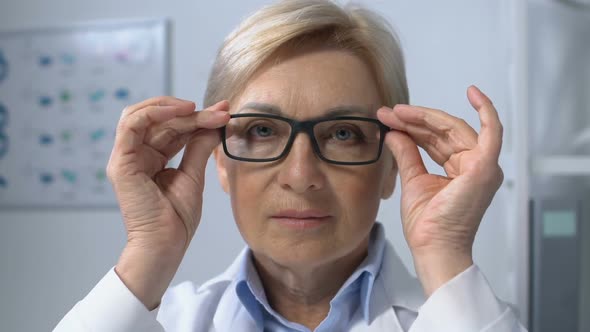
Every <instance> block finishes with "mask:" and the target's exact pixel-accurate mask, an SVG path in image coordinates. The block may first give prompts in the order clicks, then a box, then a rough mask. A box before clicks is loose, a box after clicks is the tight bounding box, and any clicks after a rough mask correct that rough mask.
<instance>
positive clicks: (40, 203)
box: [0, 19, 170, 209]
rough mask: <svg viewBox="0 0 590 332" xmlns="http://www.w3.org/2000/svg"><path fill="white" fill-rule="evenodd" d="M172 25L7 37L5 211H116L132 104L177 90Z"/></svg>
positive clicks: (2, 144) (0, 56) (125, 24)
mask: <svg viewBox="0 0 590 332" xmlns="http://www.w3.org/2000/svg"><path fill="white" fill-rule="evenodd" d="M167 30H168V22H167V21H166V20H161V19H158V20H129V21H119V22H109V23H92V24H81V25H76V26H70V27H64V28H50V29H31V30H22V31H10V32H0V208H3V209H4V208H35V207H41V208H54V207H55V208H86V207H90V208H92V207H95V208H96V207H116V206H117V201H116V198H115V195H114V193H113V190H112V188H111V185H110V183H109V182H108V179H107V178H106V174H105V172H106V165H107V162H108V159H109V156H110V152H111V149H112V147H113V143H114V135H115V128H116V125H117V122H118V120H119V118H120V115H121V111H122V110H123V108H125V106H127V105H130V104H133V103H136V102H138V101H141V100H143V99H146V98H149V97H153V96H158V95H165V94H169V86H170V84H169V61H168V49H169V48H168V47H167V45H168V31H167Z"/></svg>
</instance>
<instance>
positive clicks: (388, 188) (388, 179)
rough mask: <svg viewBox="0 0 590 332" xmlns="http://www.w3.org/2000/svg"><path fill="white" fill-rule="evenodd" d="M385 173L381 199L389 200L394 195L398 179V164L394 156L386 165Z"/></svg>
mask: <svg viewBox="0 0 590 332" xmlns="http://www.w3.org/2000/svg"><path fill="white" fill-rule="evenodd" d="M385 165H386V166H385V168H386V169H385V173H384V174H383V175H384V178H383V187H381V199H388V198H389V197H391V195H393V191H394V190H395V181H396V178H397V163H396V162H395V159H394V158H393V155H390V157H389V158H388V160H387V162H386V163H385Z"/></svg>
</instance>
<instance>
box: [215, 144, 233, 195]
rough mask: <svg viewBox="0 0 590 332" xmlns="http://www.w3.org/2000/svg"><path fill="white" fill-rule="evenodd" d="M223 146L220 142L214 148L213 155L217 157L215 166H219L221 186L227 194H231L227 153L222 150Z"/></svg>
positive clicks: (218, 172)
mask: <svg viewBox="0 0 590 332" xmlns="http://www.w3.org/2000/svg"><path fill="white" fill-rule="evenodd" d="M221 149H222V147H221V144H219V145H218V146H217V147H216V148H215V150H213V156H214V157H215V166H216V167H217V177H218V178H219V182H220V183H221V188H223V191H225V192H226V193H227V194H229V182H228V180H227V167H226V164H225V163H226V161H227V158H226V156H225V154H224V153H223V152H222V151H221Z"/></svg>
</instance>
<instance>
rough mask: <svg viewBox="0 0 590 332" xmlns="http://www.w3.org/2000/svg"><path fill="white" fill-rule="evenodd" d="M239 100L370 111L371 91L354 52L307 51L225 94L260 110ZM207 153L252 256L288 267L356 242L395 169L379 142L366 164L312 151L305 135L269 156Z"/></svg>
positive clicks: (238, 108) (297, 114) (306, 115)
mask: <svg viewBox="0 0 590 332" xmlns="http://www.w3.org/2000/svg"><path fill="white" fill-rule="evenodd" d="M249 104H250V105H252V104H266V105H272V107H273V108H275V109H278V110H280V112H281V115H282V116H284V117H288V118H292V119H296V120H308V119H313V118H317V117H321V116H323V115H326V114H327V112H329V111H330V110H333V109H334V108H345V109H355V110H356V111H355V112H358V113H354V114H351V115H354V116H364V117H371V118H375V117H376V116H375V114H376V110H377V109H378V108H379V107H380V106H381V99H380V97H379V94H378V90H377V86H376V83H375V80H374V78H373V75H372V74H371V71H370V70H369V67H368V66H367V65H366V64H365V63H364V62H363V61H362V60H361V59H360V58H359V57H357V56H355V55H352V54H350V53H347V52H344V51H338V50H316V51H308V52H305V53H301V54H296V55H292V56H289V57H281V61H275V62H272V63H271V64H269V65H266V66H264V67H262V68H261V69H260V70H259V71H258V72H257V74H256V75H255V76H254V77H253V78H252V79H251V80H250V81H249V83H248V84H247V86H246V88H245V90H244V91H243V92H242V93H241V94H240V95H239V96H238V97H237V98H236V99H235V100H234V101H232V102H231V106H230V112H231V113H253V112H254V113H260V112H263V110H260V109H259V108H257V109H252V106H247V105H249ZM216 161H217V168H218V173H219V177H220V180H221V184H222V186H223V188H224V190H225V191H226V192H227V193H228V194H229V195H230V196H231V202H232V209H233V213H234V217H235V220H236V223H237V225H238V228H239V230H240V232H241V234H242V236H243V238H244V239H245V241H246V243H248V245H249V246H250V248H251V249H252V251H253V252H254V254H255V255H256V256H257V257H264V258H266V259H270V260H272V261H274V262H276V263H278V264H280V265H283V266H288V267H292V268H296V267H298V266H301V267H305V268H310V267H312V268H313V267H314V266H320V265H322V264H327V263H330V262H333V261H336V260H339V259H343V258H345V257H347V256H349V255H351V254H352V253H354V252H358V251H359V250H364V249H366V245H367V243H368V235H369V233H370V230H371V228H372V226H373V224H374V220H375V218H376V215H377V211H378V208H379V202H380V200H381V199H382V198H387V197H389V196H390V195H391V193H392V191H393V188H394V182H395V175H396V168H395V165H394V163H393V158H392V156H391V154H390V153H389V151H388V150H387V148H386V147H384V148H383V153H382V155H381V158H380V159H379V161H378V162H376V163H374V164H369V165H357V166H343V165H335V164H329V163H327V162H325V161H322V160H321V159H319V157H318V156H316V155H315V153H314V151H313V147H312V144H311V141H310V139H309V137H308V136H307V135H306V134H305V133H300V134H299V135H297V136H296V138H295V140H294V142H293V145H292V147H291V150H290V152H289V154H288V155H287V156H286V157H284V158H283V159H281V160H278V161H275V162H266V163H253V162H242V161H237V160H233V159H230V158H228V157H227V156H226V155H225V154H224V153H223V151H220V150H217V151H216Z"/></svg>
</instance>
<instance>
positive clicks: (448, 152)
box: [378, 109, 476, 166]
mask: <svg viewBox="0 0 590 332" xmlns="http://www.w3.org/2000/svg"><path fill="white" fill-rule="evenodd" d="M379 113H383V114H379ZM379 113H378V114H379V116H380V117H383V122H384V123H386V124H387V125H389V127H391V128H393V129H396V130H399V131H403V132H405V133H407V134H408V135H409V136H410V137H411V138H412V140H413V141H414V142H416V144H418V146H420V147H422V148H423V149H424V150H425V151H426V153H428V155H429V156H430V158H432V160H434V161H435V162H436V163H437V164H439V165H441V166H443V165H444V164H445V163H446V162H447V161H448V160H449V159H450V158H451V156H452V155H453V154H454V153H458V152H461V151H464V150H468V149H471V148H473V147H474V146H475V144H476V142H475V141H474V142H472V143H471V142H469V143H467V142H461V141H456V140H455V141H453V142H450V141H448V140H445V139H444V138H443V137H440V136H439V135H438V134H437V133H435V132H433V131H432V130H430V129H428V128H426V127H423V126H419V125H414V124H411V123H406V122H405V121H403V120H401V119H400V118H399V117H398V115H397V112H395V111H391V110H389V111H386V110H385V109H384V110H383V111H381V110H380V111H379Z"/></svg>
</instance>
